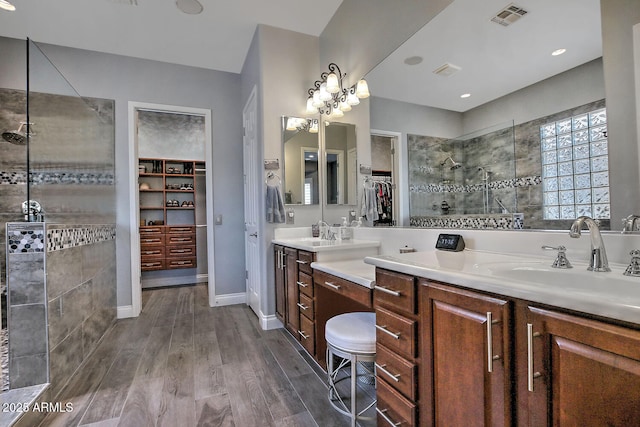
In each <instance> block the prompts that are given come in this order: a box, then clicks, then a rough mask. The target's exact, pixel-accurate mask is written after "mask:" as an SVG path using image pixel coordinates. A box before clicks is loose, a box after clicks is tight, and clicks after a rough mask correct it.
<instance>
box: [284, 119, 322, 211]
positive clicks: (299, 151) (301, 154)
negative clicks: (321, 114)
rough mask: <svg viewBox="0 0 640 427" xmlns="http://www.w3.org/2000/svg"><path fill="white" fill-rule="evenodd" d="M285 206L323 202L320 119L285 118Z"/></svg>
mask: <svg viewBox="0 0 640 427" xmlns="http://www.w3.org/2000/svg"><path fill="white" fill-rule="evenodd" d="M282 145H283V151H284V157H283V158H284V165H283V168H284V194H283V198H284V203H285V204H286V205H318V204H319V203H320V176H319V169H320V167H319V162H318V156H319V144H318V120H317V119H303V118H299V117H288V116H284V117H282Z"/></svg>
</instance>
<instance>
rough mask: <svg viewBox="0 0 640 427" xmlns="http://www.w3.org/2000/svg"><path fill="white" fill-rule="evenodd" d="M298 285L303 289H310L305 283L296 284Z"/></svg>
mask: <svg viewBox="0 0 640 427" xmlns="http://www.w3.org/2000/svg"><path fill="white" fill-rule="evenodd" d="M296 283H297V284H298V286H300V287H302V288H307V287H309V285H308V284H306V283H304V282H296Z"/></svg>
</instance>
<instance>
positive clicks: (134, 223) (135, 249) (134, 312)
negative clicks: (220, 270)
mask: <svg viewBox="0 0 640 427" xmlns="http://www.w3.org/2000/svg"><path fill="white" fill-rule="evenodd" d="M138 110H147V111H158V112H162V113H176V114H191V115H196V116H202V117H204V118H205V159H204V161H205V167H206V172H205V180H206V189H205V191H206V198H207V206H206V208H207V216H206V218H207V276H208V277H207V282H208V294H209V298H208V299H209V306H210V307H213V306H215V301H216V284H215V277H216V275H215V254H214V247H215V245H214V227H213V224H214V223H215V222H214V218H213V212H214V210H213V142H212V139H211V136H212V130H211V110H209V109H204V108H192V107H183V106H176V105H166V104H152V103H148V102H135V101H129V107H128V116H129V177H128V180H129V238H130V250H131V255H132V256H131V265H130V267H131V305H130V306H124V307H118V318H125V317H137V316H138V315H140V311H141V310H142V282H141V274H142V271H141V265H140V256H139V254H140V229H139V225H140V210H139V209H138V207H139V193H138V138H137V135H138V132H137V120H136V112H137V111H138ZM135 254H138V255H137V256H134V255H135Z"/></svg>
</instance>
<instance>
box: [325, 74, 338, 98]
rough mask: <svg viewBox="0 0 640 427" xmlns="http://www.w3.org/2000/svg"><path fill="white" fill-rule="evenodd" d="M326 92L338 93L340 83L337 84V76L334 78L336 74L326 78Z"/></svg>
mask: <svg viewBox="0 0 640 427" xmlns="http://www.w3.org/2000/svg"><path fill="white" fill-rule="evenodd" d="M327 92H329V93H338V92H340V82H338V76H336V73H331V74H329V75H328V76H327Z"/></svg>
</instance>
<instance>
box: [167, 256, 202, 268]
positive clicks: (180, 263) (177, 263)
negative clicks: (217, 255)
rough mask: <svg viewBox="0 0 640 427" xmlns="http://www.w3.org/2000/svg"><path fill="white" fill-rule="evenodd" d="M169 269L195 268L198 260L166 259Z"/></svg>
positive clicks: (193, 258)
mask: <svg viewBox="0 0 640 427" xmlns="http://www.w3.org/2000/svg"><path fill="white" fill-rule="evenodd" d="M165 261H166V264H167V268H194V267H195V266H196V258H195V257H191V258H166V260H165Z"/></svg>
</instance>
